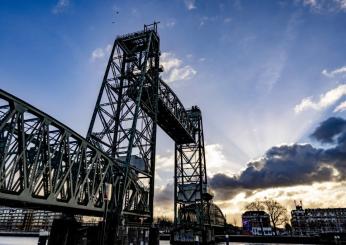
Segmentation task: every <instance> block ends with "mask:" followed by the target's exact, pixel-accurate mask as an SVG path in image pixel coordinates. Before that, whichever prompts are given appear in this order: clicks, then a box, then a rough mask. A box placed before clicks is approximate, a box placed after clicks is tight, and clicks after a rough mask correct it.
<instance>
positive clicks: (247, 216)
mask: <svg viewBox="0 0 346 245" xmlns="http://www.w3.org/2000/svg"><path fill="white" fill-rule="evenodd" d="M241 218H242V223H243V231H244V232H245V233H247V234H250V235H254V236H272V235H273V231H272V227H271V226H270V219H269V214H267V213H266V212H264V211H246V212H245V213H243V214H242V216H241Z"/></svg>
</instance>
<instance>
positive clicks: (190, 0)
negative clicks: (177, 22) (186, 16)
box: [184, 0, 196, 10]
mask: <svg viewBox="0 0 346 245" xmlns="http://www.w3.org/2000/svg"><path fill="white" fill-rule="evenodd" d="M184 3H185V7H186V8H187V9H188V10H193V9H195V8H196V1H195V0H184Z"/></svg>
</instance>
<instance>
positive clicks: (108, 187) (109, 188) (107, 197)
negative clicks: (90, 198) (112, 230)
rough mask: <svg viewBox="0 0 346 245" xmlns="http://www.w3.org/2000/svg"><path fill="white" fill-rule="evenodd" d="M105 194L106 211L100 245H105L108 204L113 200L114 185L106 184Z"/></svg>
mask: <svg viewBox="0 0 346 245" xmlns="http://www.w3.org/2000/svg"><path fill="white" fill-rule="evenodd" d="M105 190H106V191H105V192H104V196H103V200H104V202H105V211H104V213H103V221H102V235H101V239H100V245H104V237H105V234H106V226H107V212H108V203H109V201H110V200H111V199H112V184H110V183H105Z"/></svg>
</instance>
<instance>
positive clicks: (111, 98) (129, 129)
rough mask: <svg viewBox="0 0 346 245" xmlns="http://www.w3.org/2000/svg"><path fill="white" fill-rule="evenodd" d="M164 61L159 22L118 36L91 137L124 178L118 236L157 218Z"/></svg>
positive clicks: (118, 193)
mask: <svg viewBox="0 0 346 245" xmlns="http://www.w3.org/2000/svg"><path fill="white" fill-rule="evenodd" d="M159 57H160V38H159V36H158V33H157V23H154V24H152V25H145V26H144V30H143V31H139V32H135V33H131V34H127V35H124V36H119V37H117V39H116V40H115V42H114V45H113V48H112V51H111V55H110V58H109V61H108V65H107V68H106V72H105V75H104V78H103V81H102V85H101V89H100V92H99V95H98V98H97V102H96V106H95V110H94V113H93V115H92V119H91V123H90V127H89V130H88V134H87V140H88V141H89V142H91V143H92V144H93V145H94V146H96V147H97V148H98V149H101V150H102V151H103V152H105V153H106V154H107V155H108V156H109V157H110V158H112V159H114V161H117V162H120V163H121V165H122V167H123V172H124V178H122V179H121V180H120V182H121V183H120V185H118V186H119V189H118V190H115V191H113V193H116V195H114V197H113V198H115V199H116V203H118V207H120V208H118V209H117V211H116V212H117V213H116V214H113V215H114V216H115V217H116V218H115V219H114V220H115V221H114V222H116V224H113V225H114V226H115V227H124V229H122V230H118V231H116V232H117V233H118V236H121V233H127V232H128V230H130V231H131V227H138V226H141V227H143V226H144V227H145V226H147V228H149V227H150V224H151V223H152V220H153V217H152V215H153V193H154V176H155V148H156V129H157V114H158V88H159V72H160V67H159ZM120 224H121V225H120ZM134 229H135V228H134ZM125 230H126V231H125ZM135 232H137V231H135ZM142 232H143V231H142ZM145 233H147V231H146V232H145ZM125 236H128V234H124V237H125Z"/></svg>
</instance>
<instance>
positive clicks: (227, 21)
mask: <svg viewBox="0 0 346 245" xmlns="http://www.w3.org/2000/svg"><path fill="white" fill-rule="evenodd" d="M231 21H232V18H230V17H227V18H225V19H224V20H223V22H225V23H230V22H231Z"/></svg>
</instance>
